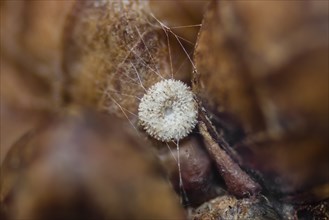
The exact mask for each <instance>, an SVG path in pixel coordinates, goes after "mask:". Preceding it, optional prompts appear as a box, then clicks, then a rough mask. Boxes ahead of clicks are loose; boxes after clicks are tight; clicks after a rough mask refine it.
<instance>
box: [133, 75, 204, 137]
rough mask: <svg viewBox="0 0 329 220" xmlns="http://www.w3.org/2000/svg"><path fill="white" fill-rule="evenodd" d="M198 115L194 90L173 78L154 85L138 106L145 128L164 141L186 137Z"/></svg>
mask: <svg viewBox="0 0 329 220" xmlns="http://www.w3.org/2000/svg"><path fill="white" fill-rule="evenodd" d="M197 116H198V109H197V103H196V101H195V99H194V97H193V93H192V91H191V89H190V88H189V87H188V86H187V85H185V84H184V83H183V82H181V81H178V80H174V79H166V80H162V81H160V82H158V83H156V84H154V85H153V86H151V87H150V88H149V89H148V90H147V91H146V93H145V95H144V96H143V98H142V99H141V102H140V104H139V107H138V118H139V121H140V124H141V125H142V126H143V128H144V129H145V131H146V132H147V133H148V134H149V135H150V136H152V137H153V138H155V139H157V140H160V141H164V142H168V141H171V140H176V141H178V140H180V139H182V138H184V137H186V136H187V135H188V134H189V133H190V132H191V131H192V129H193V128H194V127H195V125H196V123H197Z"/></svg>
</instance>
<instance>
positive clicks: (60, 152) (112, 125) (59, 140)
mask: <svg viewBox="0 0 329 220" xmlns="http://www.w3.org/2000/svg"><path fill="white" fill-rule="evenodd" d="M161 173H163V171H162V169H160V167H159V165H158V164H157V163H156V160H155V159H154V157H153V155H152V154H151V153H150V151H149V149H148V147H147V144H145V143H143V142H141V141H140V139H138V138H137V136H136V133H134V132H133V131H132V129H131V127H130V126H129V125H127V123H123V122H122V121H120V120H118V119H116V118H113V117H109V116H105V115H102V114H97V113H94V112H91V111H78V110H76V109H75V110H71V111H70V112H68V113H66V114H64V113H62V114H61V115H57V116H54V117H52V118H51V119H50V120H48V121H47V122H45V123H44V125H43V126H41V127H39V128H38V129H36V130H34V131H33V132H30V133H29V134H27V135H25V136H24V137H23V138H22V139H20V140H19V141H18V142H17V143H16V144H15V145H14V146H13V147H12V148H11V150H10V152H9V154H8V156H7V157H6V159H5V161H4V164H3V166H2V167H1V175H2V178H1V182H0V186H1V194H0V195H1V197H0V199H1V200H0V204H1V210H0V211H1V216H2V217H5V219H6V218H8V219H35V220H37V219H62V220H64V219H81V218H83V219H119V218H126V219H132V218H133V219H145V218H151V219H184V213H183V211H182V209H181V206H180V205H179V201H178V198H177V196H176V195H175V194H174V193H173V191H172V190H171V189H170V187H169V185H168V184H167V182H166V181H165V179H164V178H163V177H161V175H160V174H161Z"/></svg>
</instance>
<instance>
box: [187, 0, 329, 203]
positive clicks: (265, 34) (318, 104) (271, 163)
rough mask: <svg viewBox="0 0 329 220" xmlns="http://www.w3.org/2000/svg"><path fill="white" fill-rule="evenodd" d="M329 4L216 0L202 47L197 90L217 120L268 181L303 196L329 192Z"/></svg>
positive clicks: (271, 185)
mask: <svg viewBox="0 0 329 220" xmlns="http://www.w3.org/2000/svg"><path fill="white" fill-rule="evenodd" d="M327 9H328V2H327V1H312V2H305V1H288V2H286V1H266V2H258V1H257V2H256V1H221V2H218V1H214V2H213V3H212V5H211V7H209V10H208V11H207V13H206V15H205V19H204V22H203V26H202V29H201V31H200V36H199V39H198V42H197V46H196V52H195V62H196V66H197V73H196V74H195V75H194V87H193V89H194V91H195V92H196V93H197V95H198V97H199V99H200V100H201V101H202V104H203V105H204V106H205V108H206V109H207V113H209V114H210V115H211V120H212V122H213V124H214V125H215V126H216V128H217V129H219V130H223V131H224V134H225V139H226V140H229V142H230V144H231V145H232V146H234V148H235V150H236V151H237V152H238V153H239V155H240V156H241V159H242V160H240V162H241V165H243V166H244V168H248V169H252V170H256V171H258V173H259V174H260V175H259V176H260V177H261V178H263V184H264V186H265V188H267V189H270V191H272V192H276V193H277V195H276V196H278V195H280V197H281V198H285V199H287V200H288V198H289V201H292V202H297V203H302V202H312V201H319V200H321V199H324V198H327V197H328V196H329V194H328V192H329V191H328V181H329V176H328V172H327V168H328V166H329V160H328V158H327V155H328V154H329V152H328V150H329V148H328V131H329V129H328V128H329V126H328V121H329V118H328V75H329V73H328V72H329V68H328V45H329V43H328V35H329V34H328V32H329V31H328V26H329V25H328V10H327ZM287 15H289V16H287ZM227 124H229V126H227ZM297 192H298V193H297ZM288 195H289V197H286V196H288ZM298 195H299V196H298ZM282 196H283V197H282Z"/></svg>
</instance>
